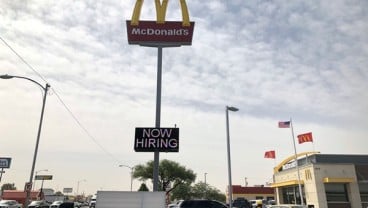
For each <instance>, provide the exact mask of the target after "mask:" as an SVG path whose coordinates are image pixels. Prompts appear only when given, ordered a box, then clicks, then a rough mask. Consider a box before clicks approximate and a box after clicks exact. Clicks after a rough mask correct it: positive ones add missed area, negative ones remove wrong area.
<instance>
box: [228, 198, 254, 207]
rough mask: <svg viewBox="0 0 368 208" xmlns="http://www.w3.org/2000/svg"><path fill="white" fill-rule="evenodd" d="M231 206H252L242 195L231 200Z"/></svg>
mask: <svg viewBox="0 0 368 208" xmlns="http://www.w3.org/2000/svg"><path fill="white" fill-rule="evenodd" d="M233 207H236V208H252V205H251V204H250V202H249V201H248V200H247V199H246V198H244V197H238V198H236V199H235V200H234V201H233Z"/></svg>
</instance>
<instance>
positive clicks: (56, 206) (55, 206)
mask: <svg viewBox="0 0 368 208" xmlns="http://www.w3.org/2000/svg"><path fill="white" fill-rule="evenodd" d="M61 203H63V201H54V202H52V204H51V205H50V208H59V206H60V204H61Z"/></svg>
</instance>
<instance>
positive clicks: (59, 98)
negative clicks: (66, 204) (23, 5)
mask: <svg viewBox="0 0 368 208" xmlns="http://www.w3.org/2000/svg"><path fill="white" fill-rule="evenodd" d="M0 39H1V41H2V42H3V43H4V44H5V45H6V46H7V47H8V48H9V49H10V50H11V51H12V52H13V53H14V54H15V55H16V56H17V57H18V58H19V59H20V60H21V61H22V62H23V63H24V64H25V65H26V66H28V68H30V69H31V70H32V71H33V72H34V73H35V74H36V75H37V76H39V77H40V78H41V79H42V80H43V81H44V82H46V83H48V82H47V81H46V79H45V78H44V77H43V76H42V75H41V74H40V73H39V72H37V70H36V69H35V68H33V67H32V66H31V65H30V64H29V63H28V62H27V61H26V60H25V59H24V58H23V57H22V56H21V55H19V53H17V51H15V50H14V49H13V48H12V47H11V46H10V45H9V44H8V43H7V42H6V41H5V40H4V39H3V38H2V37H1V36H0ZM51 90H52V92H53V93H54V94H55V95H56V97H57V98H58V100H59V101H60V103H61V104H62V106H64V108H65V109H66V110H67V112H68V113H69V115H70V116H71V117H72V118H73V119H74V121H75V122H76V123H77V125H78V126H79V127H80V128H81V129H82V130H83V131H84V133H86V134H87V136H88V137H89V138H90V139H91V140H92V141H93V142H94V143H95V144H96V145H97V146H98V147H99V148H100V149H101V150H102V151H103V152H105V153H106V154H107V155H109V156H110V157H111V158H112V159H114V160H116V162H117V163H119V164H121V163H122V162H121V161H120V160H119V159H117V158H116V157H115V156H114V155H113V154H111V153H110V152H108V151H107V150H106V149H105V148H104V147H103V146H102V145H101V144H100V143H99V142H98V141H97V139H96V138H95V137H94V136H92V134H91V133H89V131H88V130H87V128H85V127H84V126H83V124H82V123H81V122H80V121H79V119H78V118H77V117H76V116H75V115H74V113H73V112H72V111H71V109H70V108H69V107H68V106H67V105H66V104H65V102H64V101H63V99H62V98H61V96H60V95H59V94H58V93H57V92H56V90H55V89H54V88H53V87H51Z"/></svg>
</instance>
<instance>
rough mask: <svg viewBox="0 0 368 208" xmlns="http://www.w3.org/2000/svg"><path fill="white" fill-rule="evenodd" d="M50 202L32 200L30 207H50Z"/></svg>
mask: <svg viewBox="0 0 368 208" xmlns="http://www.w3.org/2000/svg"><path fill="white" fill-rule="evenodd" d="M49 207H50V204H49V203H48V202H46V201H43V200H41V201H32V202H31V203H30V204H29V205H28V208H49Z"/></svg>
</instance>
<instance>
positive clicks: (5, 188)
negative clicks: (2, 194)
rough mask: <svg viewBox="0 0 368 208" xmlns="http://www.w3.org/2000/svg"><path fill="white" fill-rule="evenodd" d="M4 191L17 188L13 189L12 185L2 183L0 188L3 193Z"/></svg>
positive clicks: (13, 185)
mask: <svg viewBox="0 0 368 208" xmlns="http://www.w3.org/2000/svg"><path fill="white" fill-rule="evenodd" d="M4 190H17V188H16V187H15V184H14V183H4V184H3V185H2V186H1V191H4Z"/></svg>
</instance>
